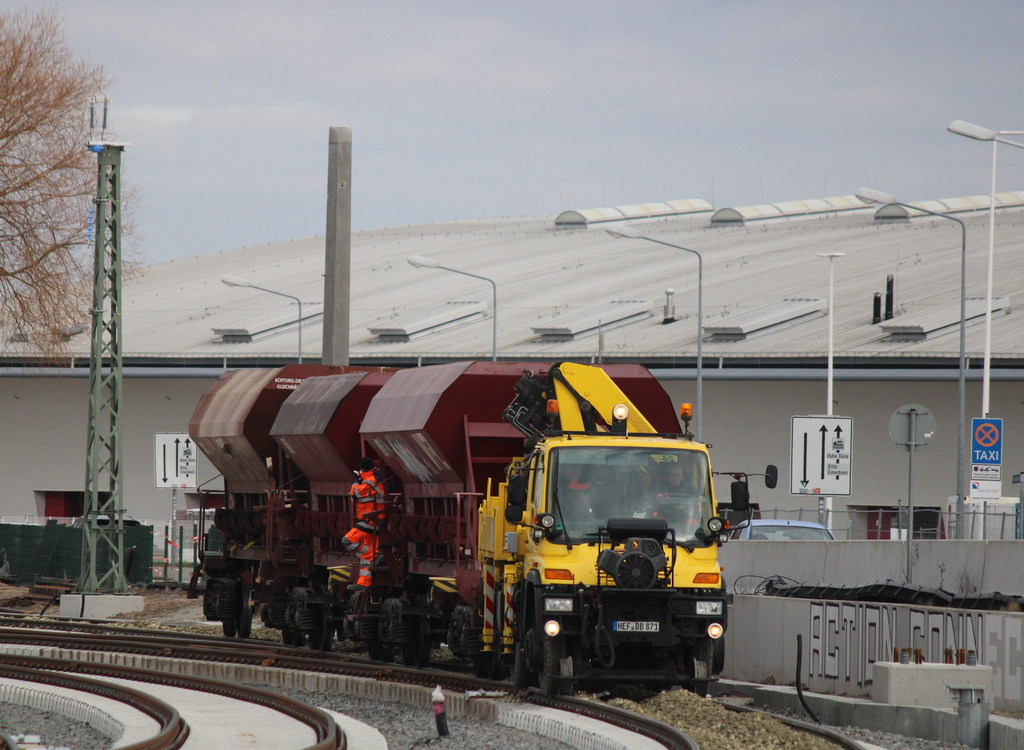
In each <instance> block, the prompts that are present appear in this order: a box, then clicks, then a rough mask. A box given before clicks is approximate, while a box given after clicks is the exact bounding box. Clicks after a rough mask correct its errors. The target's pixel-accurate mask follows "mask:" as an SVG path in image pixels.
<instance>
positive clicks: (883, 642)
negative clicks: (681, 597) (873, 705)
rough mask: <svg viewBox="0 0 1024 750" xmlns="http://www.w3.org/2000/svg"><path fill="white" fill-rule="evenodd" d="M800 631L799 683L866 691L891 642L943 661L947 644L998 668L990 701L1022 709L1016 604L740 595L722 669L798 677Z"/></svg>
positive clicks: (738, 676) (742, 675)
mask: <svg viewBox="0 0 1024 750" xmlns="http://www.w3.org/2000/svg"><path fill="white" fill-rule="evenodd" d="M797 635H800V637H801V641H802V644H801V645H802V649H803V656H802V668H801V670H800V679H801V684H802V685H803V686H804V687H805V688H807V689H809V690H811V691H814V692H820V693H833V694H838V695H849V696H855V697H862V698H863V697H868V696H870V693H871V688H872V684H873V666H874V664H875V663H876V662H891V661H892V660H893V649H894V648H904V647H909V648H914V649H917V648H920V649H922V650H923V652H924V655H925V661H927V662H930V663H939V662H941V661H942V655H943V653H944V651H945V649H946V648H952V649H954V652H955V650H956V649H959V648H964V649H973V650H974V651H975V652H977V654H978V664H981V665H987V666H990V667H992V669H993V677H994V693H993V695H992V696H988V701H989V704H990V705H991V707H992V708H994V709H998V710H1006V711H1021V710H1024V668H1022V666H1021V643H1022V642H1024V641H1022V636H1024V614H1022V613H1019V612H979V611H965V610H950V609H938V608H933V607H916V606H912V605H904V604H869V603H859V602H821V601H814V600H810V599H784V598H781V597H770V596H742V595H741V596H736V597H734V600H733V605H732V608H731V610H730V614H729V628H728V630H727V631H726V634H725V653H726V658H725V670H724V672H723V674H722V676H723V677H726V678H729V679H734V680H745V681H749V682H760V683H764V682H768V683H772V684H780V685H793V684H795V681H796V674H797V672H796V664H797ZM961 684H962V683H961ZM950 707H955V705H954V704H953V702H952V701H950Z"/></svg>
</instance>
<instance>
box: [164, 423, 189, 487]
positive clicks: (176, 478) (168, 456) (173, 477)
mask: <svg viewBox="0 0 1024 750" xmlns="http://www.w3.org/2000/svg"><path fill="white" fill-rule="evenodd" d="M155 438H156V467H155V468H156V486H157V488H158V489H160V488H167V487H171V488H181V489H193V490H194V489H195V488H196V468H197V463H198V456H197V455H196V446H195V443H193V442H192V438H190V437H189V435H188V433H187V432H158V433H156V435H155Z"/></svg>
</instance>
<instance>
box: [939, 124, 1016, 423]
mask: <svg viewBox="0 0 1024 750" xmlns="http://www.w3.org/2000/svg"><path fill="white" fill-rule="evenodd" d="M946 130H948V131H949V132H950V133H956V134H957V135H962V136H964V137H966V138H973V139H974V140H976V141H992V190H991V192H990V193H989V203H988V284H987V286H986V290H987V291H986V293H985V299H986V304H985V367H984V371H983V374H982V384H981V416H983V417H987V416H988V402H989V380H990V375H991V358H992V265H993V259H994V257H995V245H996V243H995V238H996V144H997V143H1005V144H1006V145H1007V146H1016V147H1017V148H1024V145H1022V144H1020V143H1014V142H1013V141H1006V140H1003V139H1002V138H1000V137H999V136H1001V135H1024V130H989V129H988V128H983V127H981V126H980V125H974V124H972V123H969V122H964V121H963V120H954V121H953V122H951V123H950V124H949V127H947V128H946Z"/></svg>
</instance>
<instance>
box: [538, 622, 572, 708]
mask: <svg viewBox="0 0 1024 750" xmlns="http://www.w3.org/2000/svg"><path fill="white" fill-rule="evenodd" d="M543 648H544V669H543V671H542V672H541V673H540V691H541V692H542V693H543V694H544V695H547V696H549V697H555V696H559V695H566V694H567V693H569V692H571V690H570V689H569V684H568V683H567V682H566V681H565V680H563V679H560V678H561V677H568V676H570V675H566V674H563V670H562V667H563V665H564V664H566V663H567V657H568V648H566V644H565V636H564V635H556V636H555V637H553V638H552V637H551V636H544V646H543Z"/></svg>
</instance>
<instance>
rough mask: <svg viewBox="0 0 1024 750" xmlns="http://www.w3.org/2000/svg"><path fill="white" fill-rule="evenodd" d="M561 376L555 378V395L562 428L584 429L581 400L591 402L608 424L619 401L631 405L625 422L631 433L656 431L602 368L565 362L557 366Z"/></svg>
mask: <svg viewBox="0 0 1024 750" xmlns="http://www.w3.org/2000/svg"><path fill="white" fill-rule="evenodd" d="M558 370H559V372H560V373H561V378H559V377H557V376H556V377H554V378H553V380H554V383H555V398H556V399H557V400H558V413H559V417H560V419H561V424H562V429H563V430H580V431H582V430H585V429H586V427H585V426H584V420H583V413H582V411H581V408H580V404H581V401H584V400H585V401H588V402H589V403H590V405H591V406H593V408H594V411H596V412H597V413H598V414H600V415H601V419H603V420H604V421H605V424H609V425H610V424H611V423H612V409H613V408H614V407H615V406H616V405H617V404H625V405H626V406H627V407H629V416H628V417H627V418H626V425H627V427H628V428H629V431H630V432H657V430H656V429H655V428H654V426H653V425H652V424H651V423H650V422H648V421H647V418H646V417H645V416H644V415H643V414H641V413H640V410H639V409H637V408H636V407H635V406H633V403H632V402H631V401H630V400H629V399H628V398H626V394H625V393H623V392H622V390H621V389H620V388H619V386H617V385H616V384H615V381H613V380H612V379H611V378H610V377H608V373H606V372H605V371H604V370H602V369H601V368H599V367H591V366H589V365H580V364H576V363H573V362H563V363H562V364H560V365H559V366H558Z"/></svg>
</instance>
